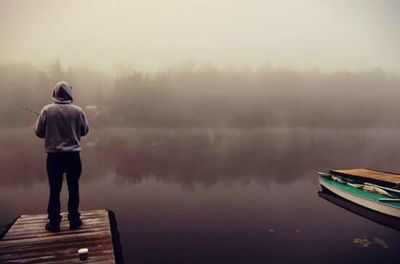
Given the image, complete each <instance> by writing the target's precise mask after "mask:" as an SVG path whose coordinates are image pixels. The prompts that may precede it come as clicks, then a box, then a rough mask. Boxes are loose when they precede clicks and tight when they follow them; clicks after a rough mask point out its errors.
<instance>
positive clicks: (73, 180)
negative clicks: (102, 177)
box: [47, 152, 82, 224]
mask: <svg viewBox="0 0 400 264" xmlns="http://www.w3.org/2000/svg"><path fill="white" fill-rule="evenodd" d="M81 172H82V164H81V158H80V155H79V152H57V153H48V154H47V175H48V177H49V185H50V198H49V205H48V207H47V213H48V218H49V220H50V222H51V223H55V224H58V223H60V221H61V215H60V192H61V188H62V182H63V175H64V173H65V174H66V178H67V185H68V195H69V197H68V220H69V221H70V222H71V221H77V220H78V219H79V218H80V213H79V211H78V207H79V177H80V176H81Z"/></svg>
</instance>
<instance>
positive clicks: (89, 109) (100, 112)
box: [85, 105, 110, 117]
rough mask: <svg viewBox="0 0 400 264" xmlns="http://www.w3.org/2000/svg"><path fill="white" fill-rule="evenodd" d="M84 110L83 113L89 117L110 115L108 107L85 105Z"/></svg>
mask: <svg viewBox="0 0 400 264" xmlns="http://www.w3.org/2000/svg"><path fill="white" fill-rule="evenodd" d="M85 110H86V111H85V112H86V113H87V114H88V115H90V116H91V117H99V116H104V115H109V114H110V107H109V106H99V105H87V106H86V107H85Z"/></svg>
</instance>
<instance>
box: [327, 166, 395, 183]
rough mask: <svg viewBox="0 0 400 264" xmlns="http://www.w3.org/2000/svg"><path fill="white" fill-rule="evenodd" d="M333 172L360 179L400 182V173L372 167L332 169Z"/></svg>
mask: <svg viewBox="0 0 400 264" xmlns="http://www.w3.org/2000/svg"><path fill="white" fill-rule="evenodd" d="M331 173H332V174H336V175H343V176H351V177H355V178H360V179H365V180H368V179H372V180H376V181H381V182H387V183H391V184H395V185H399V184H400V174H397V173H390V172H383V171H377V170H371V169H364V168H359V169H347V170H332V171H331Z"/></svg>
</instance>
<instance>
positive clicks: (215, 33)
mask: <svg viewBox="0 0 400 264" xmlns="http://www.w3.org/2000/svg"><path fill="white" fill-rule="evenodd" d="M398 14H400V1H397V0H391V1H389V0H297V1H296V0H276V1H268V0H230V1H228V0H143V1H133V0H132V1H128V0H115V1H111V0H71V1H56V0H15V1H11V0H0V38H1V39H0V41H1V44H0V45H1V49H0V62H9V61H14V62H32V63H34V64H37V65H45V64H46V63H49V62H52V61H54V60H56V59H60V61H61V63H62V65H63V66H74V65H84V66H89V67H92V68H95V69H99V70H107V71H108V70H110V71H112V70H113V69H114V68H115V65H118V64H123V65H130V66H131V67H132V68H135V69H138V70H143V71H156V70H162V69H165V68H167V67H171V66H177V65H180V64H182V63H184V62H185V61H192V62H195V63H198V64H203V63H210V64H214V65H216V66H219V67H230V66H249V67H255V68H256V67H262V66H265V65H271V66H274V67H290V68H293V69H320V70H323V71H324V70H328V71H330V70H338V69H339V70H341V69H348V70H359V69H371V68H375V67H380V68H382V69H384V70H389V71H399V70H400V34H399V33H400V18H398V17H399V16H398Z"/></svg>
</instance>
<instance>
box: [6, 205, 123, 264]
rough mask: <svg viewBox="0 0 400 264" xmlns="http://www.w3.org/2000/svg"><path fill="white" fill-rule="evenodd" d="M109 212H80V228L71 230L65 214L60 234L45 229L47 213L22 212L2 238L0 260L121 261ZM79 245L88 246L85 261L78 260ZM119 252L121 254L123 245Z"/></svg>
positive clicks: (41, 261) (24, 261)
mask: <svg viewBox="0 0 400 264" xmlns="http://www.w3.org/2000/svg"><path fill="white" fill-rule="evenodd" d="M110 214H112V212H110V211H108V210H91V211H81V219H82V222H83V224H82V226H81V228H79V229H77V230H69V223H68V220H67V214H66V213H62V214H61V215H62V217H63V219H62V221H61V232H59V233H51V232H49V231H47V230H45V224H46V223H47V215H45V214H42V215H21V216H20V217H18V218H17V219H16V221H15V222H14V223H13V224H12V226H11V228H10V229H9V230H8V232H7V233H6V234H5V235H4V237H3V238H2V239H1V240H0V263H71V264H73V263H121V261H118V260H116V255H118V254H116V252H115V249H114V247H115V244H116V243H115V242H116V241H115V238H114V237H113V233H115V232H112V226H111V225H110V218H109V216H110ZM112 216H113V214H112ZM117 239H118V244H119V238H118V237H117ZM80 248H88V249H89V255H88V258H87V259H86V260H83V261H81V260H80V259H79V256H78V249H80ZM116 251H117V253H121V250H120V248H119V249H117V250H116ZM121 256H122V255H121Z"/></svg>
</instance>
